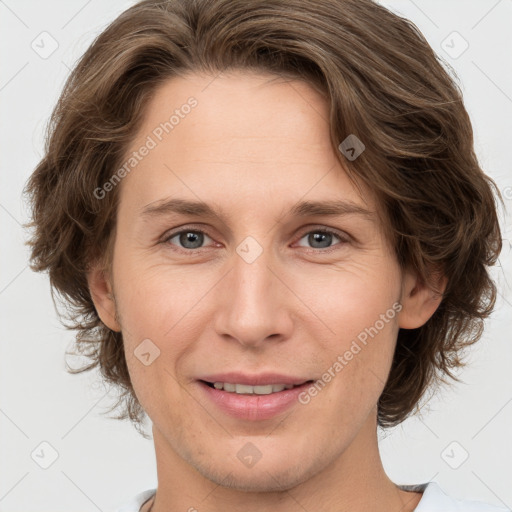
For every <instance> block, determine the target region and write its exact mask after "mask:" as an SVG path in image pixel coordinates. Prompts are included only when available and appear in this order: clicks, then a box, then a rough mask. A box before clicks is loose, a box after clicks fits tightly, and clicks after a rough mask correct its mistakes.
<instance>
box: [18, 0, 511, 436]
mask: <svg viewBox="0 0 512 512" xmlns="http://www.w3.org/2000/svg"><path fill="white" fill-rule="evenodd" d="M445 67H446V68H448V66H447V65H446V64H444V65H443V61H441V60H440V59H439V58H438V57H437V56H436V54H435V53H434V51H433V50H432V48H431V47H430V46H429V44H428V43H427V41H426V40H425V38H424V37H423V35H422V34H421V32H420V31H419V30H418V28H417V27H416V26H415V25H414V24H413V23H412V22H410V21H408V20H407V19H404V18H401V17H399V16H398V15H396V14H393V13H392V12H390V11H388V10H387V9H385V8H383V7H382V6H380V5H378V4H377V3H374V2H373V1H371V0H315V1H304V0H251V2H246V1H245V0H213V1H202V0H161V1H157V0H145V1H142V2H140V3H138V4H136V5H134V6H133V7H131V8H129V9H127V10H126V11H125V12H123V13H122V14H121V15H120V16H119V17H118V18H117V19H115V20H114V21H113V22H112V23H111V24H110V25H109V26H108V27H107V28H106V29H105V30H104V31H103V32H102V33H101V34H100V35H99V36H98V37H97V38H96V39H95V40H94V42H93V43H92V45H91V46H90V47H89V48H88V49H87V51H86V52H85V54H84V55H83V56H82V57H81V58H80V59H79V61H78V63H77V64H76V66H75V67H74V69H73V71H72V72H71V74H70V76H69V78H68V80H67V82H66V84H65V86H64V89H63V91H62V94H61V96H60V98H59V100H58V103H57V105H56V107H55V109H54V111H53V113H52V116H51V118H50V122H49V124H48V125H47V132H46V134H45V135H46V140H45V142H46V144H45V154H44V158H43V159H42V160H41V161H40V163H39V164H38V165H37V167H36V169H35V171H34V173H33V174H32V176H31V177H30V179H29V181H28V183H27V185H26V189H25V193H26V194H27V195H28V200H29V202H30V206H31V212H32V222H31V223H30V224H29V226H30V227H32V228H34V229H33V232H32V235H31V239H30V240H29V242H28V243H29V244H30V246H31V266H32V269H33V270H36V271H48V272H49V277H50V283H51V286H52V298H53V300H54V301H55V293H54V292H55V291H56V292H58V295H59V299H60V301H61V304H65V305H66V312H65V313H62V312H61V313H60V314H61V318H62V321H63V322H64V318H66V320H67V321H68V325H67V327H68V328H70V329H75V330H77V331H78V334H77V337H76V345H75V347H76V349H77V351H78V353H80V354H81V355H86V356H87V357H88V358H89V364H87V365H86V366H84V367H82V368H79V369H71V368H69V367H68V371H70V372H71V373H79V372H83V371H87V370H90V369H92V368H95V367H98V368H99V370H100V371H101V375H102V376H103V378H104V379H105V381H107V382H109V383H111V384H114V385H115V387H116V388H118V389H119V390H120V391H121V394H120V396H119V399H118V402H117V405H115V406H114V407H113V408H112V409H114V408H115V407H117V406H119V405H121V404H122V405H123V411H122V413H121V414H120V415H118V416H117V419H125V418H130V419H131V420H132V421H133V423H134V425H135V427H136V428H137V430H139V427H140V425H141V424H142V421H143V419H144V415H145V412H144V410H143V409H142V407H141V405H140V404H139V402H138V400H137V397H136V395H135V393H134V390H133V387H132V384H131V382H130V377H129V373H128V368H127V365H126V360H125V354H124V349H123V340H122V335H121V333H117V332H113V331H111V330H109V329H108V328H107V327H106V326H105V325H104V324H103V323H102V322H101V320H100V318H99V316H98V314H97V312H96V310H95V307H94V304H93V301H92V299H91V294H90V291H89V288H88V285H87V279H86V272H87V270H88V268H89V267H90V265H91V263H92V262H95V261H98V260H103V261H104V263H105V265H106V266H107V268H108V266H109V265H110V262H111V254H112V240H113V233H114V229H115V216H116V211H117V204H118V200H119V199H118V188H119V187H118V188H115V187H114V188H113V190H111V191H110V192H109V193H108V194H106V195H105V197H104V198H103V199H101V200H100V199H98V197H96V195H95V194H94V191H95V190H96V189H97V188H98V187H101V186H102V185H103V184H104V183H106V182H107V181H108V180H109V179H111V177H112V176H113V174H114V171H115V170H116V169H118V168H119V166H120V165H121V164H122V162H123V161H124V157H125V154H126V151H127V148H128V147H129V145H130V142H131V141H132V140H133V139H134V137H135V135H136V133H137V131H138V127H139V126H140V124H141V120H142V116H143V114H144V108H145V106H146V105H147V103H148V101H149V99H150V98H151V97H152V96H153V95H154V94H155V90H156V88H157V87H158V86H159V84H162V83H163V82H165V81H167V80H168V79H170V78H172V77H175V76H180V75H182V74H185V73H189V72H206V73H209V74H211V75H212V77H213V76H215V75H216V74H218V73H219V72H222V71H226V70H230V69H235V70H256V71H262V72H270V73H272V74H274V75H276V76H281V77H286V78H291V79H299V80H303V81H305V82H307V83H308V84H310V85H311V86H312V87H314V88H315V89H317V90H318V91H320V92H321V93H322V94H323V95H324V97H325V99H326V101H327V102H328V105H329V108H330V113H329V124H330V138H331V142H332V145H333V147H334V148H336V150H337V148H338V145H339V144H340V142H341V141H343V140H344V139H345V138H346V137H347V136H348V135H349V134H356V135H357V137H358V138H359V139H360V140H362V141H363V143H364V144H365V146H366V149H365V151H364V152H363V153H362V154H361V155H360V156H359V157H358V158H357V159H356V160H353V161H347V160H346V159H345V158H344V157H343V155H342V154H341V153H340V152H339V151H338V150H337V155H338V158H340V160H341V161H342V164H343V165H344V167H345V168H346V169H347V170H348V173H349V176H351V177H352V178H355V177H357V179H358V180H360V181H362V182H363V183H365V184H366V185H368V186H369V187H370V189H371V190H373V191H374V193H375V194H376V197H377V199H378V203H379V206H380V208H381V211H382V214H383V217H384V219H385V221H386V231H387V235H388V237H389V240H390V241H391V242H392V246H393V247H394V250H395V252H396V257H397V259H398V261H399V263H400V265H401V267H402V268H403V269H405V268H408V269H413V270H415V271H416V272H417V273H418V275H419V276H420V278H421V279H422V280H423V281H424V282H425V283H430V284H431V285H432V287H434V286H435V282H434V277H435V273H436V272H438V273H439V272H442V273H443V274H444V275H445V276H446V277H447V278H448V282H447V286H446V289H445V291H444V294H443V295H444V296H443V299H442V302H441V304H440V306H439V308H438V309H437V311H436V312H435V313H434V315H433V316H432V317H431V318H430V320H429V321H428V322H427V323H426V324H425V325H423V326H422V327H420V328H418V329H411V330H404V329H401V330H400V331H399V333H398V339H397V346H396V350H395V354H394V359H393V362H392V367H391V371H390V374H389V378H388V381H387V382H386V384H385V388H384V391H383V393H382V396H381V397H380V399H379V403H378V423H379V425H380V426H382V427H386V426H393V425H396V424H398V423H400V422H401V421H403V420H404V419H405V418H406V417H407V416H408V415H410V414H411V413H412V412H413V411H414V410H415V409H417V405H418V403H419V402H420V399H421V398H422V397H423V396H424V395H425V392H426V390H427V389H432V387H433V386H434V385H436V384H439V383H440V382H446V378H445V377H446V376H450V377H452V378H453V379H456V380H457V377H456V375H455V373H454V371H453V370H454V369H456V368H458V367H459V366H461V365H463V364H464V362H463V361H462V358H461V354H462V353H463V352H464V349H465V348H466V347H468V346H469V345H471V344H472V343H474V342H475V341H477V340H478V339H479V338H480V336H481V334H482V328H483V320H484V319H485V318H486V317H487V316H488V315H489V314H490V313H491V311H492V309H493V307H494V303H495V299H496V287H495V284H494V283H493V281H492V280H491V278H490V275H489V273H488V266H491V265H493V264H494V263H495V262H496V260H497V258H498V255H499V252H500V250H501V243H502V241H501V234H500V230H499V223H498V215H497V206H498V200H499V199H500V198H501V196H500V194H499V191H498V190H497V188H496V186H495V184H494V182H493V181H492V180H491V179H490V178H489V177H488V176H486V175H485V174H484V172H483V171H482V169H481V168H480V166H479V163H478V161H477V157H476V155H475V152H474V148H473V132H472V127H471V122H470V118H469V116H468V113H467V111H466V110H465V107H464V104H463V98H462V93H461V91H460V88H459V87H458V85H457V83H456V81H455V80H454V79H453V78H452V77H451V74H450V73H449V72H448V70H447V69H445ZM451 71H452V74H454V73H453V70H451ZM139 432H140V430H139ZM143 435H144V434H143Z"/></svg>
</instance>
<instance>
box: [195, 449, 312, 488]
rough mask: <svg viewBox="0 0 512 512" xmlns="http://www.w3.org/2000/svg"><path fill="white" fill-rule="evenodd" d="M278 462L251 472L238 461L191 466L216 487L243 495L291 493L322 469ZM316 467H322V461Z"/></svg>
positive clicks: (265, 463) (263, 464)
mask: <svg viewBox="0 0 512 512" xmlns="http://www.w3.org/2000/svg"><path fill="white" fill-rule="evenodd" d="M275 458H276V460H275V461H272V460H267V461H264V460H263V458H262V459H260V460H259V461H258V462H257V463H256V464H255V465H254V466H253V467H251V468H248V467H245V466H244V465H243V464H242V463H241V462H240V461H239V460H238V459H236V461H234V462H233V463H231V464H226V460H225V458H222V457H220V459H221V460H219V463H218V464H212V459H209V461H208V462H209V463H208V465H204V464H202V463H199V464H198V463H197V461H189V463H191V464H192V465H193V466H194V467H195V468H196V470H197V471H198V472H199V473H201V475H202V476H203V477H205V478H207V479H208V480H210V481H212V482H214V483H215V484H217V485H220V486H222V487H226V488H230V489H236V490H237V491H244V492H280V491H281V492H283V491H289V490H291V489H293V488H294V487H296V486H297V485H299V484H301V483H303V482H305V481H306V480H308V479H309V478H311V477H312V476H313V475H314V474H316V473H317V472H318V471H320V470H321V467H318V468H316V467H314V466H313V465H306V464H304V461H303V460H302V461H300V460H298V461H296V462H294V461H291V460H290V459H289V458H286V457H275ZM194 462H195V463H194ZM317 466H321V461H318V463H317Z"/></svg>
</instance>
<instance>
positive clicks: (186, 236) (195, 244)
mask: <svg viewBox="0 0 512 512" xmlns="http://www.w3.org/2000/svg"><path fill="white" fill-rule="evenodd" d="M202 237H203V234H202V233H195V232H193V231H189V232H187V233H182V234H181V235H180V243H181V244H182V245H183V246H184V247H186V248H187V249H197V248H199V247H201V244H202V242H203V238H202ZM194 239H195V240H194ZM190 242H191V243H192V246H190V245H187V244H188V243H190Z"/></svg>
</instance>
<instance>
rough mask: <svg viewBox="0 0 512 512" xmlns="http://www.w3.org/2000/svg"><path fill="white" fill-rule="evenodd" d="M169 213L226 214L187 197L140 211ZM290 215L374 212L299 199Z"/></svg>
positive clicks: (342, 203)
mask: <svg viewBox="0 0 512 512" xmlns="http://www.w3.org/2000/svg"><path fill="white" fill-rule="evenodd" d="M170 214H179V215H190V216H193V217H206V218H213V217H217V218H219V219H220V220H221V221H222V222H224V223H225V224H226V223H227V215H226V213H225V212H224V210H223V209H222V208H221V207H220V206H219V205H209V204H207V203H205V202H202V201H190V200H187V199H179V198H173V199H165V200H161V201H155V202H153V203H150V204H148V205H146V206H145V207H144V208H143V209H142V211H141V217H143V218H144V219H145V220H147V219H150V218H154V217H159V216H165V215H170ZM288 215H289V216H292V217H308V216H328V217H338V216H343V215H361V216H364V217H369V218H372V217H373V216H374V212H372V211H370V210H367V209H366V208H363V207H362V206H360V205H358V204H356V203H354V202H352V201H345V200H325V201H301V202H299V203H297V204H295V205H294V206H293V207H292V208H291V209H290V211H289V212H288Z"/></svg>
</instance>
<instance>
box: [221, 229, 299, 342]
mask: <svg viewBox="0 0 512 512" xmlns="http://www.w3.org/2000/svg"><path fill="white" fill-rule="evenodd" d="M262 238H263V237H262ZM264 238H265V240H266V242H267V243H268V244H269V243H270V240H271V238H272V237H270V236H268V237H264ZM268 244H267V245H265V246H263V243H260V242H259V241H258V240H256V238H254V237H251V236H248V237H246V238H245V239H244V240H243V241H242V242H241V243H240V244H239V245H238V246H237V247H236V252H234V253H233V258H232V262H231V271H230V272H229V273H228V275H227V276H226V280H225V282H224V284H223V288H222V290H221V294H222V295H224V297H223V298H221V299H220V300H219V302H218V304H219V308H220V311H217V315H216V318H217V322H216V328H217V330H218V333H219V334H220V335H229V336H231V337H233V338H236V339H237V340H238V341H239V342H240V343H242V344H244V345H256V344H259V343H261V342H263V341H265V339H266V338H268V337H269V336H272V335H274V336H275V335H281V336H286V335H287V332H286V330H287V329H288V328H289V327H290V324H289V319H287V318H286V314H287V313H286V311H287V309H286V305H285V301H286V297H285V293H286V292H285V290H283V288H284V285H283V284H282V283H281V282H280V280H279V279H278V278H277V276H276V272H277V268H278V267H279V262H278V261H277V259H276V258H275V257H274V254H275V252H274V251H272V249H271V248H270V246H269V245H268Z"/></svg>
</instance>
